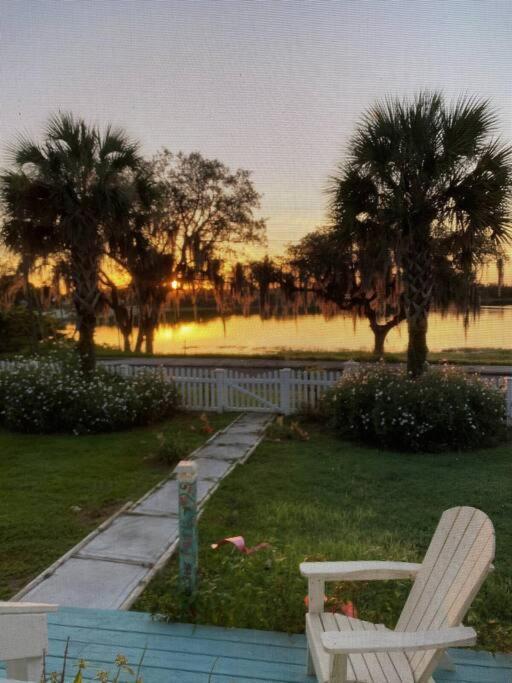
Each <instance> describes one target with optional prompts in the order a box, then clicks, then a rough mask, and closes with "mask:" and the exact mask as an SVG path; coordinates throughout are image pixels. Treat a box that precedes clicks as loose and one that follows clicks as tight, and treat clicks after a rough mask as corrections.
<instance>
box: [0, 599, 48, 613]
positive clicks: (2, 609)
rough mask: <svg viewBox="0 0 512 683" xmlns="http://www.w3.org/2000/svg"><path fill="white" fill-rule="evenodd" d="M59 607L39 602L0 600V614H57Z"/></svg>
mask: <svg viewBox="0 0 512 683" xmlns="http://www.w3.org/2000/svg"><path fill="white" fill-rule="evenodd" d="M58 608H59V606H58V605H47V604H45V603H39V602H7V601H5V600H0V614H41V613H42V612H56V611H57V610H58Z"/></svg>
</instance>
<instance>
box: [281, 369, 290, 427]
mask: <svg viewBox="0 0 512 683" xmlns="http://www.w3.org/2000/svg"><path fill="white" fill-rule="evenodd" d="M291 375H292V371H291V370H290V368H282V369H281V370H279V388H280V398H281V400H280V404H281V405H280V408H281V412H282V413H283V414H284V415H289V414H290V413H291V402H290V389H291Z"/></svg>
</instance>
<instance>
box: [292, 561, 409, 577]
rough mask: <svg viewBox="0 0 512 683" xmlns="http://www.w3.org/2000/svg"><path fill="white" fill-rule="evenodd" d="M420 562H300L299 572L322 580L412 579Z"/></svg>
mask: <svg viewBox="0 0 512 683" xmlns="http://www.w3.org/2000/svg"><path fill="white" fill-rule="evenodd" d="M420 569H421V564H414V563H412V562H302V563H301V565H300V573H301V574H302V576H307V577H308V579H321V580H323V581H375V580H381V581H385V580H387V579H413V578H414V577H415V576H416V574H417V573H418V572H419V570H420Z"/></svg>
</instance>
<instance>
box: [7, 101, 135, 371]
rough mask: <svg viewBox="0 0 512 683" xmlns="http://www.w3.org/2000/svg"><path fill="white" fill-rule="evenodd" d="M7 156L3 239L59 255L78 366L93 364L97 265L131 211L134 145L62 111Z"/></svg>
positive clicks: (115, 131)
mask: <svg viewBox="0 0 512 683" xmlns="http://www.w3.org/2000/svg"><path fill="white" fill-rule="evenodd" d="M12 156H13V163H14V168H13V169H12V170H9V171H6V172H4V173H3V174H2V175H1V176H0V192H1V195H2V199H3V202H4V207H5V212H6V216H7V218H6V220H5V221H4V224H3V235H4V240H5V241H6V243H7V244H10V246H11V247H13V246H14V245H16V243H17V239H16V234H21V233H22V234H23V240H21V243H22V244H23V245H24V247H23V248H24V249H25V248H27V243H28V242H30V243H31V244H32V245H33V248H32V249H31V253H34V252H36V251H37V252H43V251H44V253H45V254H47V253H55V254H59V255H64V258H65V260H66V261H67V262H68V263H69V273H70V279H71V283H72V290H73V292H72V293H73V301H74V305H75V309H76V315H77V327H78V333H79V340H78V351H79V354H80V357H81V360H82V367H83V368H84V370H90V369H92V368H93V367H94V363H95V353H94V330H95V326H96V309H97V305H98V302H99V299H100V291H99V289H98V274H99V263H100V260H101V257H102V254H103V248H104V244H105V242H106V240H107V239H108V235H109V233H110V232H111V231H112V230H117V229H119V228H120V226H122V225H123V224H124V221H125V220H126V217H127V215H128V212H129V209H130V205H131V201H132V196H133V183H132V182H131V176H130V174H131V172H133V171H135V170H136V169H137V168H138V165H139V157H138V154H137V145H136V144H135V143H133V142H132V141H130V140H129V139H128V137H127V135H126V133H125V132H124V131H122V130H120V129H114V128H112V127H111V126H108V127H107V128H106V129H105V130H104V131H103V132H102V131H100V130H99V129H98V128H97V127H96V126H89V125H87V124H86V123H85V121H83V120H82V119H75V118H73V116H72V115H70V114H62V113H59V114H57V115H55V116H53V117H51V118H50V120H49V122H48V124H47V127H46V130H45V135H44V139H43V142H42V144H37V143H36V142H34V141H32V140H28V139H25V138H22V139H20V140H19V141H18V142H17V143H16V144H15V145H14V146H13V149H12ZM42 238H44V239H42ZM42 241H43V245H41V243H42ZM18 243H20V240H18ZM43 247H44V248H43ZM21 255H22V256H23V254H21Z"/></svg>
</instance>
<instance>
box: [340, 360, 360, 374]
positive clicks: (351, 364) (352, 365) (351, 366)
mask: <svg viewBox="0 0 512 683" xmlns="http://www.w3.org/2000/svg"><path fill="white" fill-rule="evenodd" d="M358 368H359V363H358V362H357V361H356V360H347V361H345V362H344V363H343V374H344V375H345V377H348V376H349V375H351V374H352V373H354V372H356V371H357V369H358Z"/></svg>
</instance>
